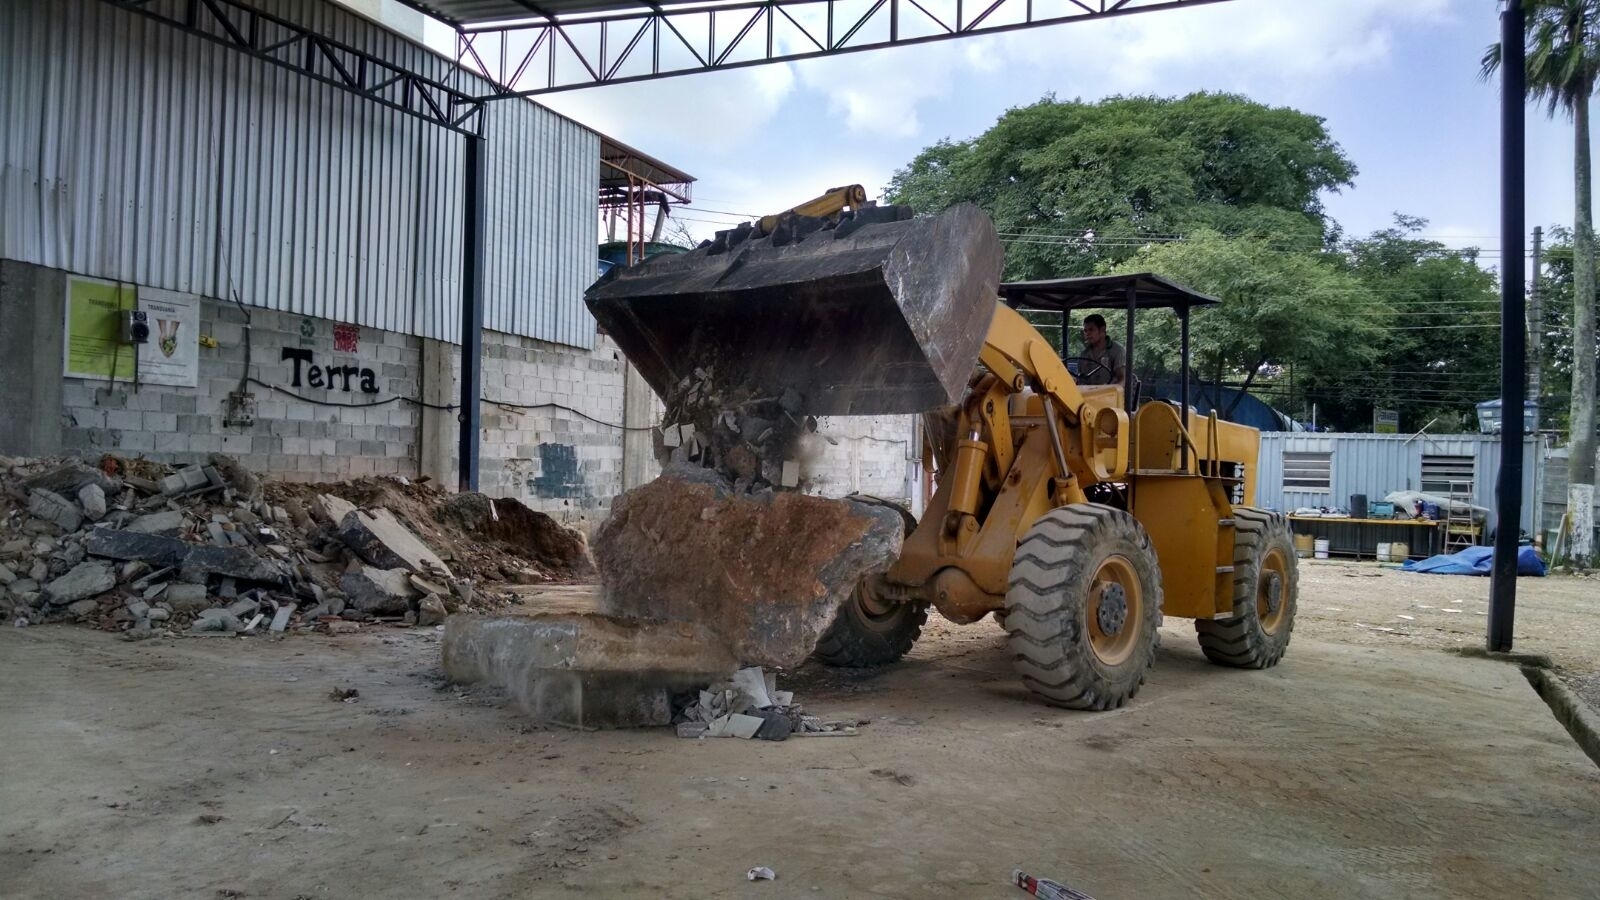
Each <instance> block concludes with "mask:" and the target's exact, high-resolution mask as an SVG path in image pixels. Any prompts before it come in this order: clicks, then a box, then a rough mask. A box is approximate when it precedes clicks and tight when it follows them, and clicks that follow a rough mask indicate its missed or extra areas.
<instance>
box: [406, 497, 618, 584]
mask: <svg viewBox="0 0 1600 900" xmlns="http://www.w3.org/2000/svg"><path fill="white" fill-rule="evenodd" d="M433 515H434V518H435V519H436V520H438V521H439V522H441V523H443V524H445V525H447V526H450V527H453V528H455V529H458V530H460V531H463V532H467V533H471V534H474V535H477V536H478V537H479V538H480V539H489V540H496V541H500V542H501V543H503V544H505V545H507V546H508V547H510V548H512V549H513V550H515V551H517V552H518V553H519V554H521V555H522V556H524V557H525V558H527V559H531V560H534V561H535V562H538V563H540V564H542V565H544V566H547V567H549V568H550V569H552V570H553V571H556V572H560V573H564V574H567V575H591V574H593V573H594V560H593V559H591V558H590V556H589V542H588V540H587V539H585V538H584V536H583V533H582V532H580V531H577V530H576V529H572V528H568V527H567V526H565V525H562V524H561V523H559V522H557V521H556V520H555V519H553V518H551V517H550V516H547V515H545V514H544V513H542V512H538V511H537V510H532V509H529V508H528V507H526V506H524V505H522V503H520V502H519V501H517V500H515V499H512V498H503V499H499V500H495V499H491V498H490V497H488V496H485V495H484V494H480V493H477V492H476V491H473V492H470V493H465V494H456V495H454V496H452V497H450V498H448V499H446V500H445V501H444V502H443V503H440V504H439V505H438V506H437V507H436V508H435V509H434V512H433Z"/></svg>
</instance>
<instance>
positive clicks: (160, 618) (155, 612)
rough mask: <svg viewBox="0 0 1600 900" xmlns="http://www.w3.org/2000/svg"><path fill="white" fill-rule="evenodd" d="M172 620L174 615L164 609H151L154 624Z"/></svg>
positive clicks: (156, 607)
mask: <svg viewBox="0 0 1600 900" xmlns="http://www.w3.org/2000/svg"><path fill="white" fill-rule="evenodd" d="M170 618H172V613H170V612H167V611H166V610H164V609H162V608H161V607H159V606H155V607H151V609H150V621H152V622H165V621H167V620H168V619H170Z"/></svg>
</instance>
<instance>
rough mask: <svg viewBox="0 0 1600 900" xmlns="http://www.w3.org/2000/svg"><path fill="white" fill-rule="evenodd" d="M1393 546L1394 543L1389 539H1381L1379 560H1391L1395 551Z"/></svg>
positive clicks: (1378, 553)
mask: <svg viewBox="0 0 1600 900" xmlns="http://www.w3.org/2000/svg"><path fill="white" fill-rule="evenodd" d="M1393 548H1394V545H1393V544H1391V543H1389V542H1388V541H1379V542H1378V552H1377V556H1378V562H1389V561H1390V554H1391V553H1393V552H1394V550H1393Z"/></svg>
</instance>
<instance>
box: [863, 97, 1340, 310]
mask: <svg viewBox="0 0 1600 900" xmlns="http://www.w3.org/2000/svg"><path fill="white" fill-rule="evenodd" d="M1355 174H1356V169H1355V166H1354V164H1352V163H1351V162H1350V160H1349V159H1347V158H1346V157H1345V155H1344V152H1343V150H1342V149H1341V148H1340V147H1339V145H1338V144H1336V143H1335V142H1334V141H1333V139H1332V138H1331V137H1330V136H1329V135H1328V132H1327V129H1326V128H1325V126H1324V124H1323V120H1322V119H1321V118H1319V117H1316V116H1312V115H1307V114H1306V113H1303V112H1299V111H1297V110H1293V109H1287V108H1275V107H1269V106H1265V105H1262V104H1259V103H1255V102H1252V101H1250V100H1248V99H1246V98H1244V97H1240V96H1237V95H1233V94H1208V93H1200V94H1191V95H1189V96H1187V97H1182V98H1176V99H1166V98H1156V97H1114V98H1110V99H1107V100H1104V101H1101V102H1099V103H1084V102H1081V101H1071V102H1063V101H1057V100H1055V99H1054V98H1051V97H1046V98H1045V99H1043V100H1041V101H1039V102H1037V103H1034V104H1032V105H1029V106H1023V107H1018V108H1015V109H1011V110H1009V111H1007V112H1006V113H1005V114H1004V115H1003V116H1001V117H1000V119H999V121H997V122H996V123H995V124H994V126H993V127H991V128H990V129H989V130H988V131H986V132H984V133H983V134H982V135H980V136H978V137H976V138H973V139H971V140H967V141H956V142H952V141H948V140H946V141H941V142H939V143H937V144H934V145H933V146H931V147H928V148H927V149H925V150H923V151H922V152H921V153H919V154H918V155H917V156H916V158H915V159H913V160H912V161H911V162H910V164H908V165H907V166H906V167H905V168H903V169H900V170H899V171H897V172H896V173H895V175H894V177H893V179H891V181H890V183H889V185H888V187H887V188H886V191H885V193H886V194H887V196H888V199H890V200H892V201H893V202H896V203H906V204H910V205H911V206H913V207H915V208H917V209H918V210H920V211H922V212H935V211H938V210H940V209H944V208H946V207H949V206H951V205H953V204H956V203H962V202H970V203H975V204H977V205H978V206H980V207H982V208H983V209H984V210H985V211H987V212H988V213H989V215H990V217H991V218H993V219H994V222H995V226H996V227H997V228H998V229H999V230H1000V232H1001V236H1002V238H1003V239H1004V240H1005V241H1006V244H1007V252H1006V277H1008V278H1011V279H1028V278H1059V277H1065V276H1071V275H1086V274H1091V273H1093V272H1095V271H1097V270H1098V269H1100V268H1102V267H1104V266H1107V265H1115V264H1117V263H1119V262H1121V261H1122V260H1125V259H1127V258H1128V257H1130V256H1132V255H1133V254H1134V253H1135V252H1136V251H1137V250H1138V248H1139V247H1140V246H1142V245H1143V244H1144V243H1146V242H1147V241H1149V240H1151V239H1158V240H1159V239H1165V238H1170V237H1173V236H1176V235H1182V234H1188V233H1190V232H1192V231H1195V230H1197V229H1200V228H1207V229H1210V230H1213V231H1216V232H1219V233H1222V234H1227V235H1237V236H1256V237H1261V238H1269V237H1270V238H1271V240H1272V241H1273V242H1274V243H1275V244H1278V245H1282V246H1291V247H1294V248H1298V249H1306V250H1314V249H1316V248H1318V247H1321V246H1323V245H1324V244H1325V243H1326V242H1327V241H1328V240H1329V238H1330V236H1331V235H1332V234H1333V229H1332V227H1331V225H1330V223H1329V221H1328V219H1327V217H1326V215H1325V214H1324V211H1323V208H1322V202H1321V197H1322V194H1323V193H1324V192H1326V191H1336V190H1338V189H1339V188H1341V187H1344V186H1348V185H1349V184H1351V183H1352V179H1354V177H1355Z"/></svg>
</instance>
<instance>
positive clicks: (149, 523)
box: [122, 509, 183, 535]
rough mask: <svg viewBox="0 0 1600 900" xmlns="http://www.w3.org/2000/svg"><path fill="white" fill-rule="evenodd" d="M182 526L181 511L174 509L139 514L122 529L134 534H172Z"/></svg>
mask: <svg viewBox="0 0 1600 900" xmlns="http://www.w3.org/2000/svg"><path fill="white" fill-rule="evenodd" d="M182 528H183V513H181V512H179V511H178V510H175V509H168V510H162V511H161V512H158V513H150V514H149V515H144V516H140V517H139V518H137V519H134V520H133V521H132V522H129V523H128V525H127V527H126V528H124V529H122V530H123V531H127V532H132V533H134V534H160V535H174V534H177V533H178V531H179V530H180V529H182Z"/></svg>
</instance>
